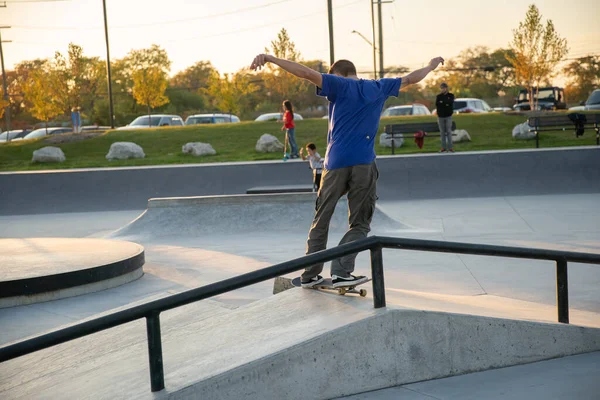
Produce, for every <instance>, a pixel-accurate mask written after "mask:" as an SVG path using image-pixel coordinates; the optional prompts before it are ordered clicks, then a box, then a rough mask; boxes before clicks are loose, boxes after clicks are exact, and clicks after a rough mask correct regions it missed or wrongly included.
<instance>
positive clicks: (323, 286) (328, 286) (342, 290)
mask: <svg viewBox="0 0 600 400" xmlns="http://www.w3.org/2000/svg"><path fill="white" fill-rule="evenodd" d="M369 281H371V279H369V280H368V281H366V282H362V283H359V284H358V285H354V286H343V287H337V288H335V287H333V284H332V283H331V278H325V279H323V282H321V283H319V284H318V285H315V286H313V287H311V288H310V289H314V290H325V291H329V292H337V294H339V295H340V296H343V295H345V294H346V293H351V294H357V295H359V296H360V297H365V296H366V295H367V289H356V287H357V286H360V285H364V284H365V283H367V282H369ZM292 285H294V286H296V287H302V283H301V281H300V277H297V278H294V279H292Z"/></svg>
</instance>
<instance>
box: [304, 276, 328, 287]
mask: <svg viewBox="0 0 600 400" xmlns="http://www.w3.org/2000/svg"><path fill="white" fill-rule="evenodd" d="M321 282H323V277H322V276H321V275H317V276H315V277H314V278H310V279H309V280H308V281H305V280H304V279H303V280H301V281H300V283H301V286H302V287H303V288H306V289H310V288H312V287H315V286H316V285H318V284H319V283H321Z"/></svg>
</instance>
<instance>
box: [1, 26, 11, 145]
mask: <svg viewBox="0 0 600 400" xmlns="http://www.w3.org/2000/svg"><path fill="white" fill-rule="evenodd" d="M1 29H10V26H0V30H1ZM7 42H10V40H7ZM0 61H1V63H2V89H3V90H4V100H5V101H6V110H4V114H5V115H6V132H9V131H10V101H9V99H8V89H7V88H6V72H5V71H4V53H3V52H2V34H1V33H0ZM9 140H10V134H9V133H7V134H6V141H7V142H8V141H9Z"/></svg>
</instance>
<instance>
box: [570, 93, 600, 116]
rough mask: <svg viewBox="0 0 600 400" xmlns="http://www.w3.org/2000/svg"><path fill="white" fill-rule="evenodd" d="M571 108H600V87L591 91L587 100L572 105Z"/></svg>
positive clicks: (586, 109)
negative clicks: (574, 105)
mask: <svg viewBox="0 0 600 400" xmlns="http://www.w3.org/2000/svg"><path fill="white" fill-rule="evenodd" d="M569 110H572V111H589V110H600V89H596V90H594V91H593V92H592V93H590V97H588V99H587V100H586V101H582V102H581V105H579V106H576V107H571V108H569Z"/></svg>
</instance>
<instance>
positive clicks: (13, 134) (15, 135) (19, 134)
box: [0, 129, 30, 143]
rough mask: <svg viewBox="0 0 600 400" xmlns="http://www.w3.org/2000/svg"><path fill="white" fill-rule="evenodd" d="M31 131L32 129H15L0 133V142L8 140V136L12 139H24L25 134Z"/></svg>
mask: <svg viewBox="0 0 600 400" xmlns="http://www.w3.org/2000/svg"><path fill="white" fill-rule="evenodd" d="M29 132H30V131H28V130H26V129H15V130H11V131H8V132H2V133H1V134H0V143H4V142H6V141H7V138H8V140H10V141H13V140H18V139H22V138H23V136H25V135H27V134H28V133H29Z"/></svg>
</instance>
